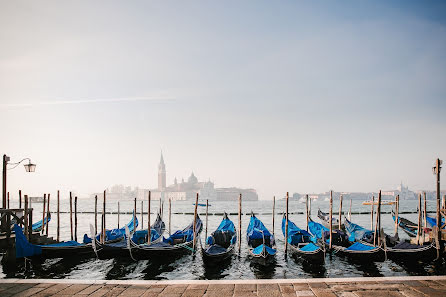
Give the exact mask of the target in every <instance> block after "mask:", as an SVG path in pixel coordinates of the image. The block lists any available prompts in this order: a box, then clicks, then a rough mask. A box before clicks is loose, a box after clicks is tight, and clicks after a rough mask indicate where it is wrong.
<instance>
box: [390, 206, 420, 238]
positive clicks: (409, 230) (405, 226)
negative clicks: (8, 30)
mask: <svg viewBox="0 0 446 297" xmlns="http://www.w3.org/2000/svg"><path fill="white" fill-rule="evenodd" d="M391 215H392V219H393V221H395V219H396V218H395V213H394V212H393V210H392V212H391ZM416 225H417V224H415V223H414V222H411V221H409V220H408V219H405V218H402V217H400V216H399V222H398V226H399V227H400V228H401V229H402V230H403V231H404V232H405V233H406V234H407V235H409V237H416V236H417V227H409V226H416Z"/></svg>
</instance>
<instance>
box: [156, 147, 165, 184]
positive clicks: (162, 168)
mask: <svg viewBox="0 0 446 297" xmlns="http://www.w3.org/2000/svg"><path fill="white" fill-rule="evenodd" d="M165 188H166V165H165V164H164V158H163V152H161V159H160V163H159V165H158V190H159V191H163V190H164V189H165Z"/></svg>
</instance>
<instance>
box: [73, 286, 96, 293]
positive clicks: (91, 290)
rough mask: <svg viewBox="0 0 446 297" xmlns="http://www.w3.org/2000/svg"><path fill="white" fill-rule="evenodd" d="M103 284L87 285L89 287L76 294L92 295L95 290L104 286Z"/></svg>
mask: <svg viewBox="0 0 446 297" xmlns="http://www.w3.org/2000/svg"><path fill="white" fill-rule="evenodd" d="M73 286H74V285H73ZM102 286H103V285H87V287H86V288H85V289H83V290H82V291H80V292H78V293H77V294H76V295H90V294H92V293H93V292H95V291H96V290H98V289H100V288H102Z"/></svg>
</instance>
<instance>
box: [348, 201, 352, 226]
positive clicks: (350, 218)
mask: <svg viewBox="0 0 446 297" xmlns="http://www.w3.org/2000/svg"><path fill="white" fill-rule="evenodd" d="M352 201H353V199H350V209H349V211H348V219H349V221H351V220H352Z"/></svg>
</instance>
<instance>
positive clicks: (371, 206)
mask: <svg viewBox="0 0 446 297" xmlns="http://www.w3.org/2000/svg"><path fill="white" fill-rule="evenodd" d="M370 208H371V209H370V230H373V212H374V211H375V196H372V205H370Z"/></svg>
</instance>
